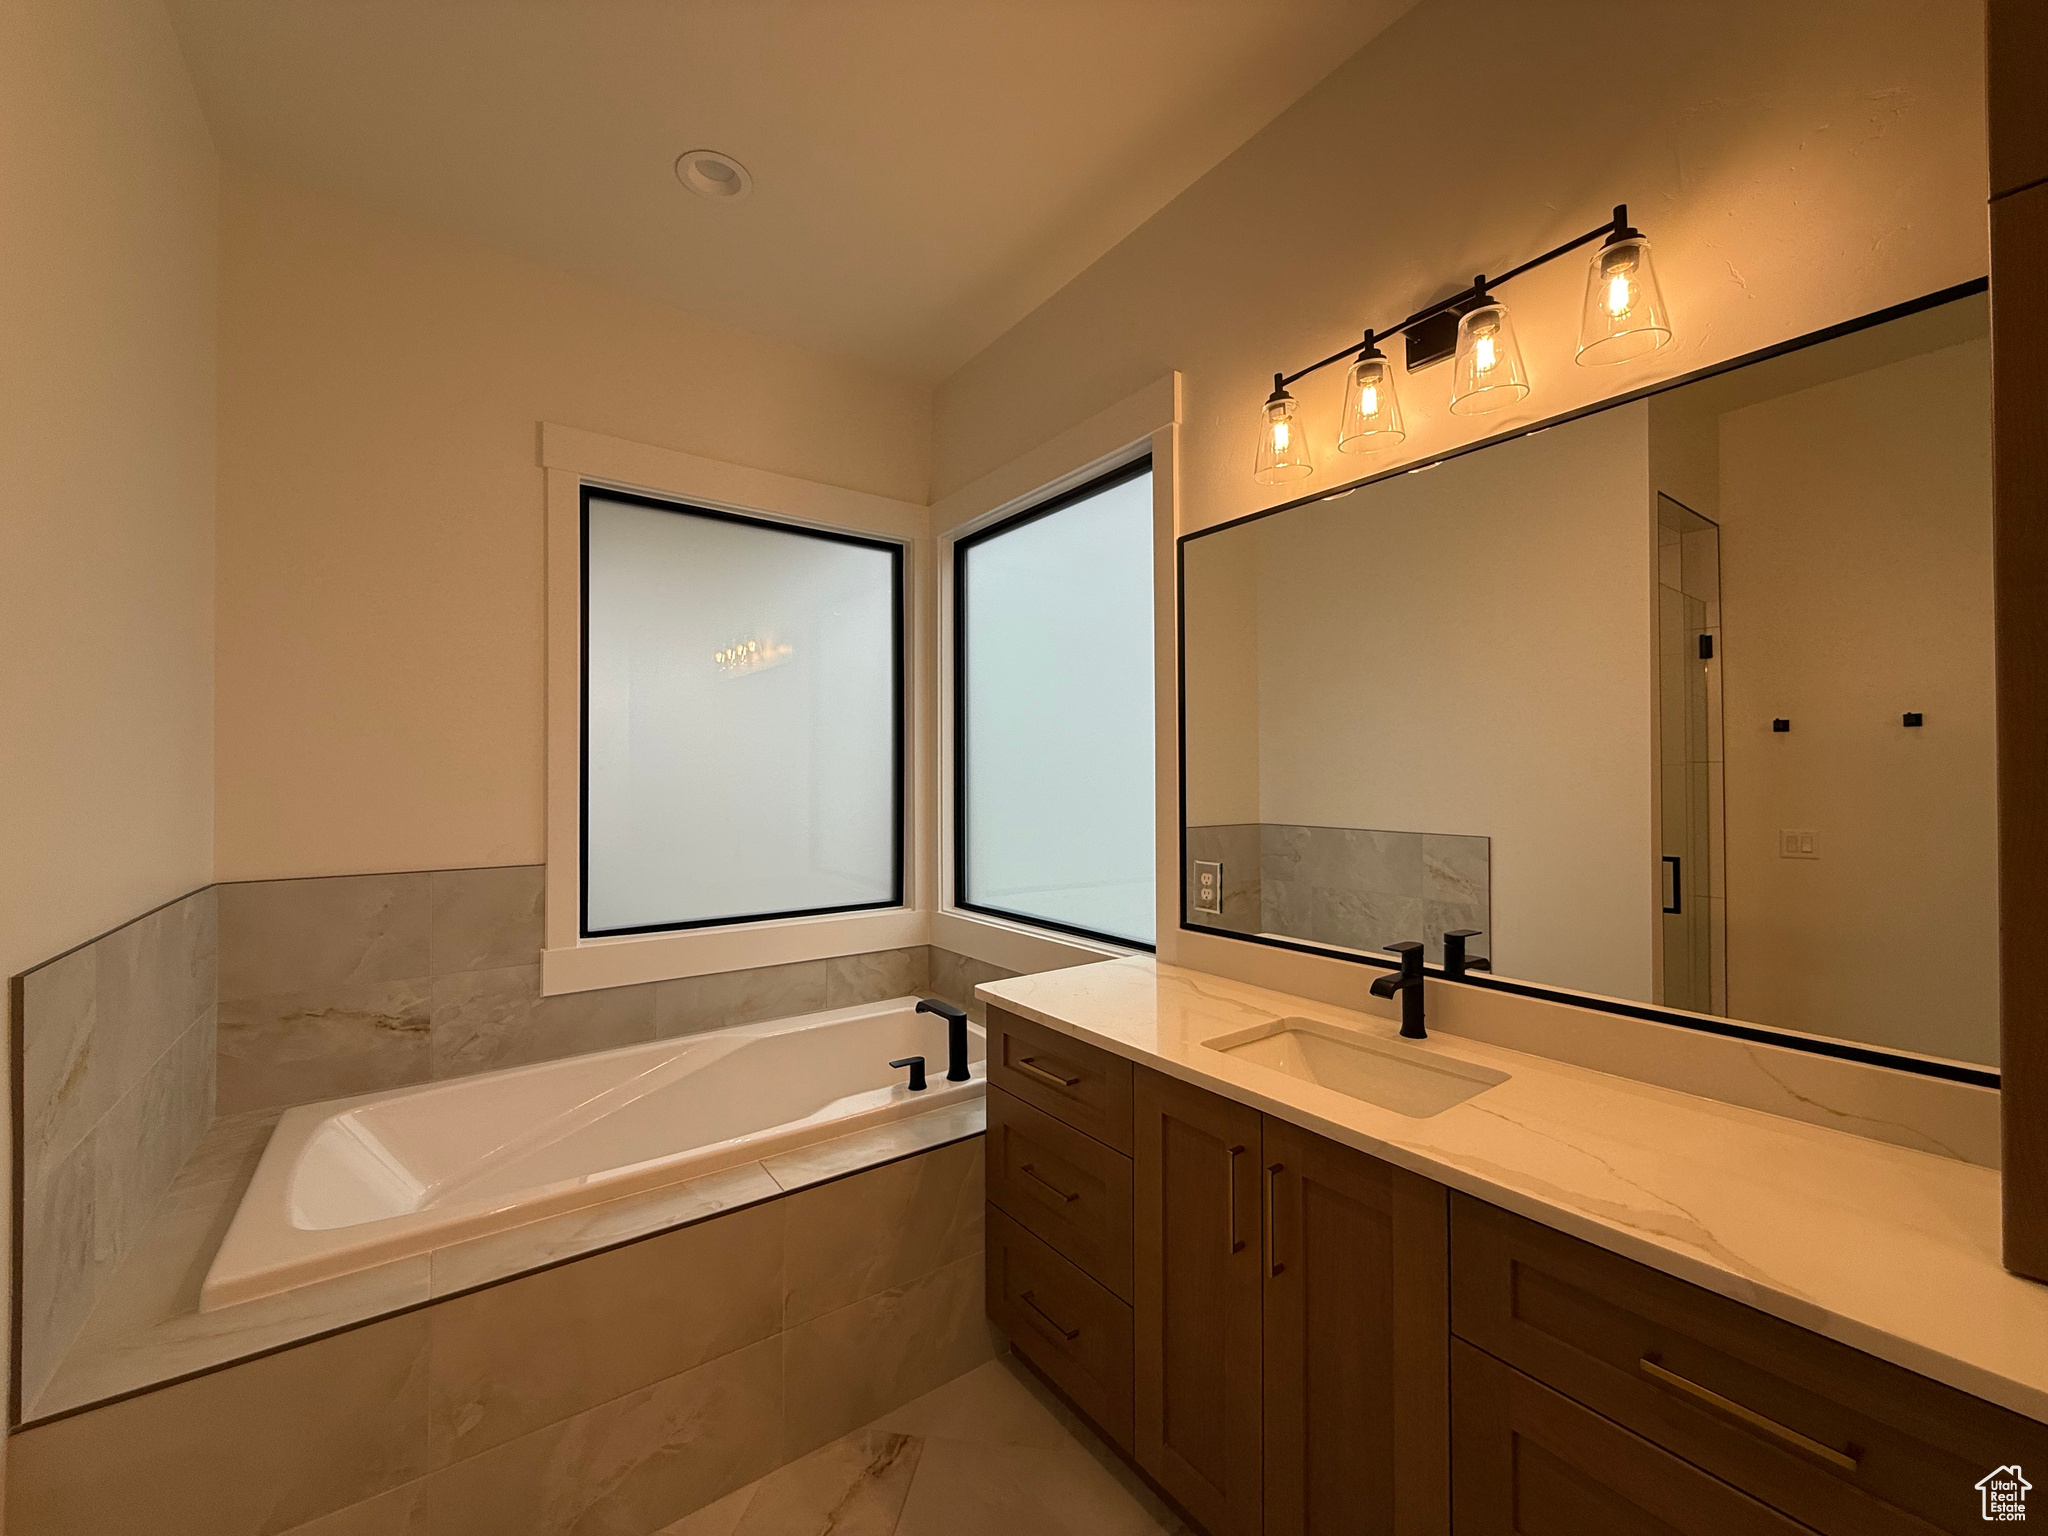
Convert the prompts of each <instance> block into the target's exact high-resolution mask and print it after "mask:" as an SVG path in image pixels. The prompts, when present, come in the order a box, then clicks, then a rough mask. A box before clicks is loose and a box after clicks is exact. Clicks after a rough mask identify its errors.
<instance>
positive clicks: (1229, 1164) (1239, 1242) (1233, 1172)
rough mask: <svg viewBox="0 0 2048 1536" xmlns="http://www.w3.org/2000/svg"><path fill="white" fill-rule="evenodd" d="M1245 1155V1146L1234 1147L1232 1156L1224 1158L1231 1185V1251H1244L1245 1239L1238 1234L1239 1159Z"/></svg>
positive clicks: (1225, 1170)
mask: <svg viewBox="0 0 2048 1536" xmlns="http://www.w3.org/2000/svg"><path fill="white" fill-rule="evenodd" d="M1243 1155H1244V1148H1243V1147H1232V1148H1231V1149H1230V1156H1228V1157H1227V1158H1225V1159H1224V1160H1223V1177H1224V1180H1225V1182H1226V1183H1228V1184H1229V1185H1230V1251H1231V1252H1232V1253H1242V1252H1244V1239H1243V1238H1241V1237H1239V1236H1238V1235H1237V1160H1238V1159H1239V1158H1240V1157H1242V1156H1243Z"/></svg>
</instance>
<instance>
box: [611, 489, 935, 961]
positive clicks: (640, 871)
mask: <svg viewBox="0 0 2048 1536" xmlns="http://www.w3.org/2000/svg"><path fill="white" fill-rule="evenodd" d="M902 565H903V552H902V550H901V548H900V547H899V546H897V545H894V544H888V543H883V542H880V541H875V540H868V539H858V538H853V537H848V536H841V535H836V534H823V533H812V532H807V531H804V530H800V529H795V528H789V527H785V526H782V525H780V524H775V523H767V522H760V521H756V520H754V519H751V518H744V517H736V516H732V515H730V514H727V513H719V512H708V511H703V510H699V509H696V508H690V507H680V506H674V505H670V504H667V503H662V502H654V501H643V500H639V499H637V498H632V497H626V496H619V495H615V494H613V493H610V492H602V491H586V492H585V493H584V498H583V573H584V593H583V622H584V646H583V665H584V675H583V708H584V731H583V796H584V799H583V822H584V826H583V861H584V864H583V931H584V932H585V933H586V934H607V933H641V932H648V931H651V930H656V929H664V928H693V927H702V926H704V925H706V924H710V923H731V922H748V921H755V920H759V919H761V918H767V917H791V916H799V915H810V914H813V913H819V912H844V911H851V910H854V909H856V908H862V907H888V906H897V905H900V904H901V902H902V899H903V860H902V848H903V833H902V806H903V787H902V786H903V766H902V740H903V730H902V689H901V678H902V675H903V637H902V626H901V623H900V619H899V616H900V615H901V613H902V585H903V569H902Z"/></svg>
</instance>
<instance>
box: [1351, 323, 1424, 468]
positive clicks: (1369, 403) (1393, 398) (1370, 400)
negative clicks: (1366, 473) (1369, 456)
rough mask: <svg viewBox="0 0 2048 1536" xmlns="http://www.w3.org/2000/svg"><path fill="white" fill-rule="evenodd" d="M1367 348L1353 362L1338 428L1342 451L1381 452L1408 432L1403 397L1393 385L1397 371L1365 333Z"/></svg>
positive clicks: (1369, 335)
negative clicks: (1402, 415)
mask: <svg viewBox="0 0 2048 1536" xmlns="http://www.w3.org/2000/svg"><path fill="white" fill-rule="evenodd" d="M1366 346H1367V348H1368V350H1367V351H1366V352H1364V353H1363V354H1361V355H1360V357H1359V359H1358V361H1357V362H1355V363H1353V364H1352V365H1351V374H1350V377H1349V379H1348V380H1347V381H1346V384H1345V389H1344V394H1343V400H1344V415H1343V419H1342V421H1341V422H1339V424H1338V428H1337V448H1338V450H1339V451H1340V452H1342V453H1378V452H1380V451H1381V450H1382V449H1385V448H1391V447H1393V446H1394V445H1395V444H1396V443H1398V442H1400V441H1401V440H1402V439H1403V438H1404V437H1406V436H1407V435H1408V433H1407V430H1406V428H1404V427H1403V426H1402V425H1401V397H1400V395H1399V394H1398V393H1397V392H1396V390H1395V388H1394V372H1393V367H1392V365H1391V364H1389V363H1388V362H1387V359H1386V355H1385V354H1384V353H1382V352H1381V351H1380V350H1379V348H1378V347H1377V346H1374V345H1373V340H1372V336H1371V334H1370V333H1368V334H1367V336H1366Z"/></svg>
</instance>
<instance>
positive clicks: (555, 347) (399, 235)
mask: <svg viewBox="0 0 2048 1536" xmlns="http://www.w3.org/2000/svg"><path fill="white" fill-rule="evenodd" d="M221 306H222V320H221V410H220V444H221V494H220V540H221V558H220V648H219V655H220V671H219V686H220V727H219V737H218V744H219V761H220V799H219V815H220V838H219V859H220V871H221V877H222V878H223V879H232V880H242V879H257V878H266V877H273V876H288V875H313V874H322V875H324V874H344V873H349V872H352V871H359V870H386V869H430V868H441V867H452V866H464V865H482V864H516V863H530V862H535V861H537V860H539V858H540V857H541V853H542V843H543V833H542V811H543V803H542V802H543V792H544V772H543V750H544V719H543V705H544V697H545V695H544V687H543V677H542V655H543V621H544V601H543V585H542V578H543V549H542V526H543V482H542V476H541V470H540V469H539V467H538V459H537V453H536V449H537V437H536V425H537V423H539V422H541V421H543V420H547V421H554V422H560V423H562V424H564V425H567V426H574V427H583V428H587V429H590V430H593V431H597V432H602V433H606V434H609V435H611V436H614V437H620V438H625V439H628V440H631V441H634V442H640V443H648V444H653V445H655V446H657V447H665V448H675V449H680V450H683V451H685V452H688V453H694V454H701V455H703V456H705V457H708V458H715V459H721V460H725V461H727V462H731V463H736V464H744V465H749V466H752V467H755V468H760V469H767V470H772V471H775V472H778V473H781V474H786V475H794V476H798V477H801V478H804V479H808V480H815V481H821V482H824V483H826V484H830V485H842V486H848V487H851V488H853V489H855V490H863V491H873V492H878V493H881V494H883V495H888V496H895V497H900V498H904V499H907V500H911V501H916V502H922V501H923V500H924V499H925V468H926V448H927V441H928V429H929V418H928V410H929V400H928V396H927V394H926V392H925V391H923V390H922V389H919V388H915V387H912V386H908V385H903V384H900V383H895V382H892V381H889V380H885V379H881V378H878V377H876V376H875V375H873V374H871V373H868V372H866V371H863V370H861V369H858V368H855V367H853V366H851V365H849V364H846V363H842V362H839V361H837V360H835V359H831V358H827V357H822V356H819V355H817V354H815V353H809V352H805V351H803V350H802V349H800V348H797V347H793V346H789V345H786V344H784V343H781V342H771V341H767V340H765V339H763V338H761V337H758V336H754V335H750V334H749V333H747V332H744V331H738V330H734V329H732V328H730V327H727V326H721V325H716V324H713V323H712V322H710V321H706V320H700V319H697V318H695V317H693V316H690V315H686V314H683V313H682V312H680V311H678V310H674V309H670V308H667V307H666V306H664V305H661V304H658V303H655V302H654V301H652V300H648V299H643V298H639V297H637V296H634V295H630V294H626V293H623V292H619V291H616V290H612V289H608V288H604V287H601V286H599V285H597V284H594V283H590V282H587V281H584V280H582V279H579V278H574V277H570V276H568V275H566V274H564V273H561V272H557V271H554V270H552V269H550V268H547V267H543V266H539V265H536V264H534V263H531V262H527V261H523V260H520V259H518V258H515V257H511V256H507V255H504V254H502V253H499V252H496V251H493V250H490V249H488V248H485V247H483V246H479V245H476V244H474V243H472V242H470V241H468V240H465V239H461V238H458V237H455V236H451V235H445V234H442V233H439V232H437V231H435V230H431V229H428V228H425V227H423V226H420V225H416V224H409V223H405V222H402V221H398V220H394V219H389V218H385V217H382V216H378V215H374V214H371V213H367V212H365V211H362V210H360V209H358V208H356V207H354V206H352V205H349V204H346V203H342V202H339V201H336V200H333V199H330V198H326V197H321V196H316V195H313V194H310V193H305V192H300V191H296V190H292V189H289V188H285V187H281V186H277V185H274V184H271V183H268V182H264V181H261V180H258V179H255V178H252V177H248V176H243V175H239V174H237V175H234V176H232V177H230V179H229V182H228V185H227V189H226V196H225V210H224V217H223V221H222V290H221Z"/></svg>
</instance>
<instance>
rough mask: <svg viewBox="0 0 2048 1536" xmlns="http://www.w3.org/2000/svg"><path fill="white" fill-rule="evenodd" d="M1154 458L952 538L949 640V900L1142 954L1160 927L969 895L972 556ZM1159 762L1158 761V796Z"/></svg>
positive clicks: (1152, 470)
mask: <svg viewBox="0 0 2048 1536" xmlns="http://www.w3.org/2000/svg"><path fill="white" fill-rule="evenodd" d="M1155 458H1156V454H1155V452H1154V450H1153V449H1152V448H1151V447H1149V446H1148V447H1147V448H1146V449H1145V450H1144V451H1142V452H1140V453H1137V454H1134V455H1132V456H1131V457H1130V458H1128V459H1126V460H1124V461H1123V462H1122V463H1119V464H1116V465H1113V466H1111V467H1110V468H1108V469H1106V470H1103V471H1102V472H1101V473H1099V474H1096V475H1092V476H1090V477H1089V478H1088V479H1086V480H1084V481H1082V482H1080V483H1079V484H1077V485H1073V486H1069V487H1068V488H1066V489H1065V490H1062V491H1058V492H1055V493H1054V494H1053V495H1051V496H1048V497H1047V498H1046V499H1045V500H1043V501H1040V502H1036V503H1033V504H1031V505H1028V506H1025V507H1023V508H1020V509H1019V510H1018V511H1015V512H1012V513H1010V514H1009V515H1007V516H1005V517H1001V518H998V519H997V520H995V521H993V522H991V523H989V524H987V525H986V526H985V527H980V528H976V529H974V530H973V531H972V532H970V533H963V534H961V535H960V536H959V537H957V538H955V539H954V540H953V549H952V594H951V598H952V602H951V629H952V636H951V645H950V651H951V661H952V668H951V670H952V679H951V682H952V687H951V690H950V692H951V695H952V696H951V699H950V700H949V703H950V706H951V710H950V712H951V730H950V733H949V734H950V737H951V740H950V746H951V749H952V754H951V755H952V764H951V768H952V773H951V783H950V785H949V786H948V789H949V791H950V794H951V801H952V804H951V812H952V817H951V820H952V871H951V874H952V901H951V903H950V905H951V906H952V907H953V908H954V909H955V910H957V911H961V912H971V913H974V914H975V915H976V916H979V917H986V918H995V919H998V920H1000V921H1003V922H1007V923H1020V924H1022V925H1024V926H1025V927H1027V928H1037V929H1043V930H1045V931H1047V932H1050V933H1059V934H1065V935H1067V936H1068V937H1070V938H1076V939H1085V940H1088V941H1090V942H1092V943H1096V944H1108V945H1114V946H1115V947H1116V948H1117V949H1119V950H1123V951H1126V952H1136V953H1142V954H1156V953H1158V949H1159V944H1158V934H1157V932H1156V931H1155V933H1154V934H1153V938H1152V940H1151V942H1149V943H1148V942H1145V941H1143V940H1139V939H1132V938H1126V937H1124V936H1122V935H1120V934H1113V933H1104V932H1102V931H1101V930H1099V929H1094V928H1085V927H1082V926H1080V925H1078V924H1074V923H1063V922H1059V921H1056V920H1054V919H1052V918H1049V917H1039V916H1036V915H1034V914H1031V913H1026V912H1012V911H1009V910H1007V909H1006V908H1003V907H996V906H989V905H986V904H984V903H981V902H976V901H970V900H969V899H968V895H967V893H968V889H969V887H968V883H967V845H968V835H967V828H968V816H969V812H970V806H969V800H968V794H967V556H968V551H969V550H971V549H973V548H974V546H976V545H977V544H985V543H987V542H989V541H990V540H992V539H995V538H999V537H1001V536H1002V535H1003V534H1005V533H1014V532H1015V531H1016V530H1017V529H1019V528H1022V527H1024V526H1026V525H1027V524H1030V523H1035V522H1038V521H1041V520H1042V519H1044V518H1048V517H1051V516H1053V515H1054V514H1056V513H1059V512H1063V511H1065V510H1066V509H1067V508H1069V507H1071V506H1074V505H1075V504H1076V503H1078V502H1082V501H1087V500H1089V499H1091V498H1093V497H1095V496H1097V495H1100V494H1101V493H1102V492H1104V491H1107V490H1111V489H1113V488H1114V487H1116V486H1118V485H1122V484H1125V483H1126V482H1128V481H1131V480H1135V479H1137V478H1138V477H1139V476H1140V475H1149V476H1155V477H1156V475H1157V473H1158V469H1157V466H1156V464H1155V462H1154V460H1155ZM1153 494H1154V497H1155V498H1156V496H1157V494H1158V491H1157V488H1156V479H1155V489H1154V492H1153ZM1151 595H1152V601H1153V603H1154V608H1155V611H1154V614H1153V620H1154V626H1155V631H1156V626H1157V622H1158V613H1157V611H1156V610H1157V603H1158V594H1157V592H1156V591H1155V592H1154V593H1153V594H1151ZM1157 661H1158V658H1157V657H1156V656H1155V657H1154V669H1153V701H1152V709H1153V718H1154V719H1155V721H1156V719H1157V717H1158V710H1159V699H1158V667H1157ZM1157 766H1158V765H1157V764H1156V762H1155V764H1154V785H1155V799H1156V786H1157ZM1154 821H1155V825H1156V822H1157V805H1156V804H1155V806H1154ZM1152 873H1153V882H1154V893H1153V906H1154V910H1155V913H1156V911H1157V907H1158V892H1157V883H1158V876H1159V860H1158V857H1157V853H1156V850H1155V855H1154V859H1153V870H1152Z"/></svg>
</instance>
